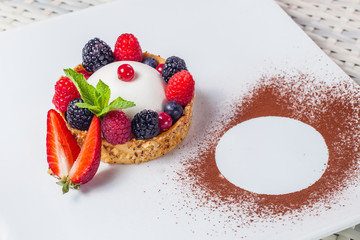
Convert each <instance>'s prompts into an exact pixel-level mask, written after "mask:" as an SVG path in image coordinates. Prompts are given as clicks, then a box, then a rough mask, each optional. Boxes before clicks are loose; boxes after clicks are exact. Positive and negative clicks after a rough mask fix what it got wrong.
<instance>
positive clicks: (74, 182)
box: [46, 109, 101, 193]
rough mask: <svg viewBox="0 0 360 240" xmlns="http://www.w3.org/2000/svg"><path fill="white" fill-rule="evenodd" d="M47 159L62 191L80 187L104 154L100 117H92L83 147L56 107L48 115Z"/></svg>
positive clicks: (92, 175)
mask: <svg viewBox="0 0 360 240" xmlns="http://www.w3.org/2000/svg"><path fill="white" fill-rule="evenodd" d="M46 148H47V161H48V163H49V168H50V169H51V171H52V172H53V173H54V174H55V175H56V176H57V177H58V178H59V179H60V181H59V182H57V184H59V185H62V186H63V188H62V191H63V193H67V192H68V191H69V188H73V189H79V188H80V184H85V183H87V182H88V181H90V180H91V179H92V178H93V177H94V176H95V174H96V172H97V170H98V168H99V165H100V157H101V131H100V119H99V118H98V117H97V116H94V117H93V120H92V122H91V124H90V127H89V130H88V132H87V134H86V137H85V140H84V143H83V145H82V148H81V149H80V147H79V145H78V144H77V141H76V139H75V137H74V136H73V135H72V134H71V132H70V131H69V130H68V128H67V127H66V123H65V120H64V118H63V117H62V116H61V115H60V114H59V113H58V112H57V111H55V110H53V109H52V110H50V111H49V112H48V117H47V135H46Z"/></svg>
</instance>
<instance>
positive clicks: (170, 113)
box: [53, 34, 195, 164]
mask: <svg viewBox="0 0 360 240" xmlns="http://www.w3.org/2000/svg"><path fill="white" fill-rule="evenodd" d="M70 70H71V69H67V71H65V73H66V75H67V76H66V77H65V76H63V77H61V78H60V79H59V80H58V82H59V81H61V80H63V81H64V79H65V80H69V79H70V80H71V81H72V83H73V84H74V86H75V90H77V91H75V90H74V86H71V87H69V86H68V87H67V88H69V89H70V88H72V89H71V90H68V89H67V90H66V91H67V92H66V91H63V92H61V91H60V90H59V91H58V89H59V88H57V85H58V83H57V85H56V86H55V95H54V98H53V103H54V105H55V107H56V109H57V111H58V112H60V113H61V115H62V116H63V119H64V120H65V122H66V126H67V128H68V130H70V132H71V133H72V135H73V136H74V137H75V139H76V141H77V143H78V145H79V146H80V147H81V146H82V145H83V143H84V141H85V138H86V136H87V132H88V131H87V130H88V127H89V126H90V123H91V120H92V118H93V116H97V117H98V119H99V120H100V122H101V133H102V134H101V161H102V162H105V163H117V164H139V163H142V162H147V161H150V160H153V159H156V158H158V157H161V156H163V155H165V154H166V153H168V152H169V151H171V150H173V149H174V148H175V147H176V146H177V145H178V144H179V143H180V142H181V141H182V140H183V139H184V138H185V136H186V134H187V133H188V131H189V129H190V125H191V118H192V111H193V102H194V96H195V95H194V84H195V83H194V81H193V78H192V76H191V75H190V73H189V72H188V71H187V67H186V65H185V62H184V60H182V59H181V58H179V57H175V56H172V57H169V58H168V59H164V58H162V57H160V56H158V55H154V54H150V53H147V52H142V50H141V48H140V45H139V43H138V41H137V39H136V38H135V37H134V36H133V35H132V34H122V35H120V36H119V38H118V39H117V42H116V44H115V50H114V52H112V51H111V48H110V47H109V46H108V45H107V44H106V43H105V42H103V41H102V40H100V39H98V38H94V39H91V40H90V41H89V42H88V43H87V44H86V45H85V47H84V49H83V63H82V64H80V65H78V66H76V67H75V68H74V69H72V70H73V71H70ZM115 72H116V73H115ZM79 76H81V77H82V76H83V78H84V79H87V83H84V81H83V80H81V81H80V80H79V78H80V77H79ZM159 79H160V80H159ZM99 80H101V81H99ZM102 81H104V82H102ZM146 81H157V83H156V84H155V83H153V82H147V83H146ZM100 82H101V83H100ZM142 84H144V86H142V87H141V90H137V89H138V88H135V90H133V89H132V88H131V87H130V90H128V86H135V85H142ZM65 85H66V84H64V83H62V86H65ZM68 85H71V84H68ZM85 85H86V86H87V85H92V86H93V87H94V89H95V87H96V91H97V90H99V91H100V90H101V91H104V92H106V94H105V93H104V95H99V94H98V93H96V94H98V95H96V94H93V95H96V96H95V98H96V97H98V99H100V100H99V101H100V102H101V101H102V100H104V99H107V100H108V101H109V100H110V102H111V103H110V104H109V105H107V104H105V105H104V104H102V106H101V107H100V110H99V108H98V107H99V104H98V103H95V102H97V101H98V99H95V98H94V100H93V101H90V100H91V99H90V100H89V99H88V97H87V95H89V94H88V93H86V92H87V91H88V89H86V88H87V87H86V86H85ZM98 85H100V86H98ZM84 86H85V87H84ZM104 89H105V90H104ZM107 89H108V90H107ZM92 91H95V90H92ZM107 91H108V92H111V94H110V93H107ZM64 92H66V94H64ZM149 92H150V93H149ZM69 93H71V94H69ZM107 94H108V95H110V96H107ZM64 95H66V96H65V97H64ZM124 95H126V96H125V97H124ZM134 95H136V97H135V99H136V100H134V102H131V101H132V100H133V99H134V98H133V96H134ZM154 95H155V96H154ZM106 96H107V97H106ZM119 97H120V100H119ZM123 97H124V98H126V99H127V100H124V99H122V98H123ZM64 99H65V100H64ZM101 99H102V100H101ZM128 100H131V101H128ZM105 102H106V100H105ZM114 102H115V104H113V103H114ZM89 104H90V105H89ZM91 104H93V105H91ZM96 104H98V105H96ZM135 104H136V106H135ZM64 105H66V106H65V107H64ZM100 105H101V104H100ZM106 105H107V106H106ZM113 105H115V107H114V106H113ZM124 105H125V108H123V106H124ZM129 106H130V107H129ZM127 107H129V108H127ZM122 108H123V109H122ZM94 109H95V110H94ZM118 109H121V110H118ZM149 119H150V120H149ZM144 122H145V123H144ZM120 125H121V126H120Z"/></svg>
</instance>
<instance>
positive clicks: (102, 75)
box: [88, 61, 166, 119]
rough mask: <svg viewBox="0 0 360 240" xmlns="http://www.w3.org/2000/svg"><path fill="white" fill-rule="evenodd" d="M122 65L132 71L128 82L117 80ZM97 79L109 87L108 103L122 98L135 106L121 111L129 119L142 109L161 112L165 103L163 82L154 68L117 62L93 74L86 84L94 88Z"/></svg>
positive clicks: (134, 63)
mask: <svg viewBox="0 0 360 240" xmlns="http://www.w3.org/2000/svg"><path fill="white" fill-rule="evenodd" d="M122 64H130V65H131V66H132V67H133V69H134V72H135V76H134V78H133V80H131V81H130V82H124V81H122V80H120V79H119V78H118V74H117V69H118V67H119V66H120V65H122ZM99 79H101V81H103V82H104V83H105V84H106V85H108V86H109V87H110V90H111V97H110V101H109V103H110V102H111V101H113V100H115V99H116V98H118V97H122V98H123V99H125V100H128V101H132V102H134V103H135V104H136V106H135V107H131V108H128V109H123V111H124V112H125V114H126V115H127V116H128V117H129V118H130V119H133V117H134V116H135V114H136V113H138V112H140V111H142V110H144V109H147V110H153V111H156V112H163V106H164V104H165V102H166V97H165V81H164V80H163V79H162V77H161V75H160V73H159V72H158V71H157V70H156V69H155V68H152V67H150V66H148V65H146V64H143V63H140V62H133V61H118V62H113V63H110V64H108V65H106V66H104V67H102V68H100V69H99V70H97V71H96V72H94V73H93V74H92V75H91V76H90V77H89V79H88V83H89V84H91V85H93V86H94V87H95V86H96V84H97V83H98V81H99Z"/></svg>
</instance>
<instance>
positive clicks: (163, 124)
mask: <svg viewBox="0 0 360 240" xmlns="http://www.w3.org/2000/svg"><path fill="white" fill-rule="evenodd" d="M171 126H172V119H171V117H170V115H169V114H168V113H166V112H162V113H159V127H160V130H161V131H166V130H168V129H169V128H170V127H171Z"/></svg>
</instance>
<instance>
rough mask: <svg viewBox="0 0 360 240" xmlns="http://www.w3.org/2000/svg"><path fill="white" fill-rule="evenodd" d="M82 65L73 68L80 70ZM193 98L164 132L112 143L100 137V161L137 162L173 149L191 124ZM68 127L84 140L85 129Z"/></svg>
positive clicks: (156, 156)
mask: <svg viewBox="0 0 360 240" xmlns="http://www.w3.org/2000/svg"><path fill="white" fill-rule="evenodd" d="M143 56H144V57H147V56H151V57H155V58H156V59H157V60H158V62H159V63H164V62H165V59H163V58H161V57H159V56H156V55H153V54H149V53H147V52H145V53H144V54H143ZM82 69H83V67H82V65H79V66H77V67H76V68H75V69H74V70H82ZM193 103H194V98H193V99H192V101H191V102H190V103H189V104H188V105H186V107H185V108H184V112H183V116H182V117H181V118H180V119H179V120H178V121H177V122H176V123H175V124H174V125H173V126H171V128H170V129H169V130H167V131H165V132H162V133H160V134H159V135H158V136H156V137H154V138H151V139H148V140H137V139H135V138H132V139H131V140H130V141H128V142H126V143H124V144H118V145H112V144H110V143H108V142H107V141H106V140H105V139H102V147H101V161H102V162H105V163H117V164H139V163H142V162H147V161H150V160H153V159H156V158H159V157H161V156H163V155H165V154H166V153H168V152H170V151H171V150H173V149H174V148H175V147H176V146H177V145H179V144H180V143H181V142H182V140H183V139H184V138H185V136H186V134H187V133H188V131H189V129H190V125H191V118H192V110H193ZM67 127H68V129H69V130H70V131H71V133H72V134H73V135H74V136H75V137H76V139H77V141H78V143H79V145H80V146H81V145H82V143H83V142H84V140H85V136H86V133H87V132H86V131H80V130H77V129H74V128H72V127H70V126H69V125H68V124H67Z"/></svg>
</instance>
